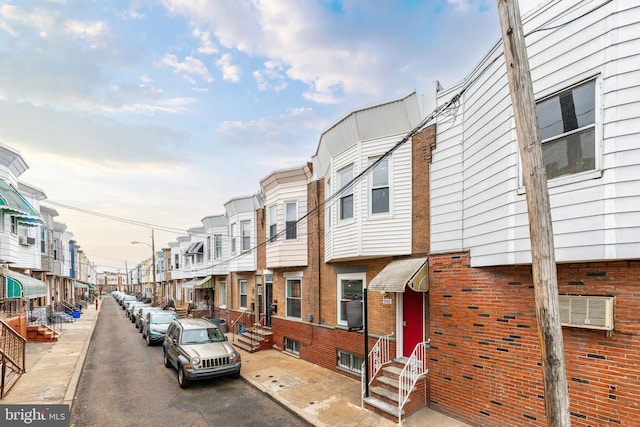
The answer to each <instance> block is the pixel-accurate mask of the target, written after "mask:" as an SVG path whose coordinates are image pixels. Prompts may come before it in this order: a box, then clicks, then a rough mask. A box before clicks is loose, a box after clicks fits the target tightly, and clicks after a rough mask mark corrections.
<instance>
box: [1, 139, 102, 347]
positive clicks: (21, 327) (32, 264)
mask: <svg viewBox="0 0 640 427" xmlns="http://www.w3.org/2000/svg"><path fill="white" fill-rule="evenodd" d="M27 169H28V166H27V164H26V162H25V161H24V159H23V158H22V156H21V155H20V153H18V152H17V151H16V150H14V149H12V148H11V147H9V146H6V145H4V144H0V264H1V266H0V276H2V286H1V289H0V307H2V315H3V317H4V318H5V320H7V322H8V323H9V324H10V326H11V327H15V329H16V330H18V332H19V333H20V334H22V335H23V336H27V334H26V331H27V323H28V322H27V315H28V319H29V322H42V323H46V322H48V319H49V318H50V317H48V316H46V315H45V314H44V313H45V310H47V308H46V307H48V309H50V310H56V311H62V310H63V308H62V303H63V302H65V303H68V304H67V307H68V308H70V309H72V307H73V304H74V303H75V302H76V299H77V298H84V297H87V296H88V291H89V287H90V286H91V285H90V284H89V282H88V280H89V269H88V268H83V269H80V265H79V263H80V262H85V263H86V262H87V260H86V257H85V256H84V254H82V253H81V251H80V250H79V245H77V242H75V241H74V240H73V234H72V233H70V232H69V231H67V229H66V228H67V227H66V225H65V224H64V223H62V222H59V221H57V220H56V218H57V217H58V212H57V211H55V210H54V209H51V208H47V207H45V206H40V202H42V201H43V200H46V195H45V193H44V192H43V191H42V190H40V189H38V188H36V187H34V186H31V185H29V184H26V183H24V182H21V181H19V177H20V176H21V175H22V173H24V172H25V171H26V170H27ZM81 273H82V275H83V276H82V277H83V278H84V280H85V281H84V282H79V281H78V278H79V277H80V274H81Z"/></svg>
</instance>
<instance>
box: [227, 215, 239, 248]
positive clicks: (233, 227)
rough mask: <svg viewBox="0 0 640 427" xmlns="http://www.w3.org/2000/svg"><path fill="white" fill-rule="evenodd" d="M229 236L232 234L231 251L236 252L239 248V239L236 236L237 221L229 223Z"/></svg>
mask: <svg viewBox="0 0 640 427" xmlns="http://www.w3.org/2000/svg"><path fill="white" fill-rule="evenodd" d="M229 236H231V253H232V254H235V253H236V251H237V249H238V241H237V237H236V223H235V222H234V223H233V224H230V225H229Z"/></svg>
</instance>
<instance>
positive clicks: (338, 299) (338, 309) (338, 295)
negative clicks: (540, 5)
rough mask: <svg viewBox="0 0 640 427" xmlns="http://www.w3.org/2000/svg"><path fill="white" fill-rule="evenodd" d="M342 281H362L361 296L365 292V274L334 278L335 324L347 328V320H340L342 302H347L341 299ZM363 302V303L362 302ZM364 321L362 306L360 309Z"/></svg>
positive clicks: (348, 274) (343, 275) (346, 274)
mask: <svg viewBox="0 0 640 427" xmlns="http://www.w3.org/2000/svg"><path fill="white" fill-rule="evenodd" d="M343 280H360V281H362V296H363V298H364V293H365V292H367V273H345V274H338V275H337V277H336V324H338V325H341V326H345V327H346V326H348V324H347V319H346V318H344V319H343V318H342V302H343V301H348V300H346V299H343V298H342V281H343ZM363 302H364V301H363ZM362 311H363V319H364V305H363V307H362Z"/></svg>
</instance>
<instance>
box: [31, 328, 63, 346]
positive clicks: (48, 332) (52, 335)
mask: <svg viewBox="0 0 640 427" xmlns="http://www.w3.org/2000/svg"><path fill="white" fill-rule="evenodd" d="M59 337H60V334H59V333H58V332H56V331H54V330H52V329H51V328H49V327H48V326H46V325H27V340H29V341H38V342H56V341H58V338H59Z"/></svg>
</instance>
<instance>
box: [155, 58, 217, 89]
mask: <svg viewBox="0 0 640 427" xmlns="http://www.w3.org/2000/svg"><path fill="white" fill-rule="evenodd" d="M159 64H160V65H164V66H166V67H169V68H172V69H173V70H174V72H175V73H176V74H180V75H182V77H183V78H184V79H185V80H186V81H188V82H189V83H191V84H195V83H196V81H195V79H194V78H193V76H194V75H196V76H199V77H200V78H201V79H202V80H204V81H205V82H207V83H211V82H212V81H213V78H212V77H211V76H210V75H209V70H208V69H207V67H206V66H205V65H204V63H203V62H202V61H201V60H199V59H197V58H194V57H192V56H187V57H186V58H185V59H184V61H183V62H179V61H178V57H177V56H176V55H174V54H171V53H168V54H166V55H165V56H164V58H162V60H160V63H159Z"/></svg>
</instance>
